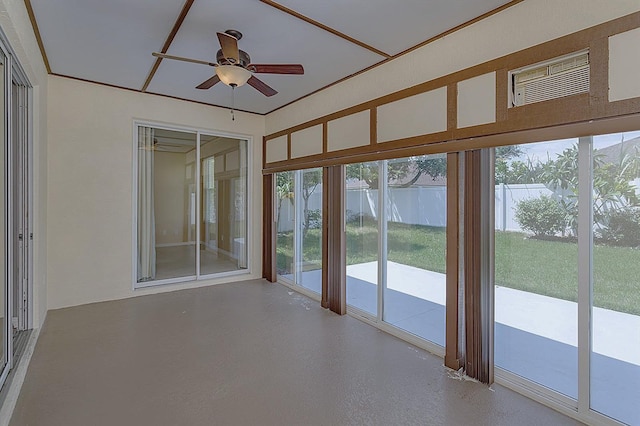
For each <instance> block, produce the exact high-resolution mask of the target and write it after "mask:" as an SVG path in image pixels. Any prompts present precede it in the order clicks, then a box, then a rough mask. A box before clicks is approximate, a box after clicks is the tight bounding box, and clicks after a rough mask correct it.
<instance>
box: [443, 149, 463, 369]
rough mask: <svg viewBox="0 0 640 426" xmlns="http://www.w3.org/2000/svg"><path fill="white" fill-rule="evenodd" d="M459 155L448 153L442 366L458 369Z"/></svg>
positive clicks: (459, 337) (459, 356) (459, 362)
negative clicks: (444, 314)
mask: <svg viewBox="0 0 640 426" xmlns="http://www.w3.org/2000/svg"><path fill="white" fill-rule="evenodd" d="M459 158H460V154H458V153H450V154H447V261H446V262H447V264H446V321H445V330H446V332H445V356H444V365H445V366H446V367H449V368H451V369H453V370H456V371H457V370H459V369H460V367H462V365H461V358H462V355H461V353H460V347H461V345H460V343H461V340H460V339H461V337H462V336H459V334H458V324H459V319H460V313H459V311H458V306H459V304H458V302H459V295H460V287H459V282H460V281H459V269H458V268H459V264H460V262H459V250H460V245H459V243H460V232H459V217H460V216H459V214H460V208H459V207H460V206H459V197H460V191H459V186H458V185H459V168H458V162H459Z"/></svg>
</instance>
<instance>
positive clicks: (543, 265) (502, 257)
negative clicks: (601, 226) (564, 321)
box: [277, 222, 640, 315]
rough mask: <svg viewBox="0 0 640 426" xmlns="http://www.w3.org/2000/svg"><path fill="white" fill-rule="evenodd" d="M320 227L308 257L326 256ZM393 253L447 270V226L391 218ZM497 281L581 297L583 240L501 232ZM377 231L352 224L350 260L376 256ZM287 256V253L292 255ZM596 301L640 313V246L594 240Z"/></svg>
mask: <svg viewBox="0 0 640 426" xmlns="http://www.w3.org/2000/svg"><path fill="white" fill-rule="evenodd" d="M319 238H320V230H318V229H312V230H309V232H308V233H307V236H306V238H305V242H304V245H305V250H304V252H305V253H304V257H305V260H313V259H315V258H316V257H317V258H318V259H319V258H320V256H321V253H320V249H319V248H320V246H319ZM387 241H388V242H387V245H388V259H389V260H390V261H392V262H397V263H401V264H404V265H409V266H414V267H417V268H422V269H428V270H430V271H435V272H441V273H444V272H445V242H446V234H445V230H444V228H434V227H429V226H421V225H406V224H402V223H390V224H389V229H388V239H387ZM277 244H278V245H277V247H278V258H277V260H278V270H279V271H282V270H283V269H281V268H283V267H284V266H285V265H286V264H290V263H291V260H290V259H291V255H292V248H291V247H292V245H293V239H292V233H284V234H279V235H278V243H277ZM495 250H496V256H495V261H496V265H495V268H496V271H495V277H496V278H495V281H496V285H499V286H503V287H508V288H514V289H518V290H524V291H529V292H532V293H536V294H542V295H545V296H551V297H556V298H559V299H564V300H570V301H574V302H575V301H577V298H578V246H577V244H575V243H568V242H563V241H543V240H535V239H528V238H526V235H525V234H522V233H519V232H497V233H496V238H495ZM377 253H378V231H377V228H376V225H375V223H374V222H371V223H367V222H365V223H364V224H363V226H357V225H354V224H348V225H347V265H352V264H356V263H363V262H372V261H375V260H377V256H378V255H377ZM287 258H288V259H287ZM593 262H594V267H593V275H594V279H593V281H594V284H593V287H594V292H593V293H594V294H593V299H594V305H595V306H598V307H601V308H607V309H612V310H616V311H619V312H626V313H631V314H634V315H640V285H639V284H638V277H640V250H637V249H633V248H628V247H611V246H604V245H595V246H594V249H593Z"/></svg>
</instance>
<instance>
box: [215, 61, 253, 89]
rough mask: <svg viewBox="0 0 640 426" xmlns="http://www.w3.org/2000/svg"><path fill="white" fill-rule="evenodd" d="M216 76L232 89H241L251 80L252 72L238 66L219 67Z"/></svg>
mask: <svg viewBox="0 0 640 426" xmlns="http://www.w3.org/2000/svg"><path fill="white" fill-rule="evenodd" d="M216 74H217V75H218V77H219V78H220V81H222V82H223V83H224V84H226V85H227V86H231V87H240V86H242V85H244V84H245V83H246V82H247V80H249V78H251V72H250V71H249V70H246V69H244V68H242V67H239V66H236V65H218V66H217V67H216Z"/></svg>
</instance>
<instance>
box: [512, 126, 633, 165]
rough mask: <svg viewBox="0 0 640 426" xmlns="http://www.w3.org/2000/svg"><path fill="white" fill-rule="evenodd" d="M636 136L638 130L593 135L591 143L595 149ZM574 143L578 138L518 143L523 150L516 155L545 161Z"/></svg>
mask: <svg viewBox="0 0 640 426" xmlns="http://www.w3.org/2000/svg"><path fill="white" fill-rule="evenodd" d="M637 137H640V131H634V132H626V133H612V134H609V135H600V136H594V138H593V145H594V148H595V149H600V148H605V147H607V146H610V145H614V144H617V143H620V142H622V141H628V140H630V139H634V138H637ZM576 143H578V138H572V139H561V140H556V141H548V142H538V143H531V144H525V145H520V147H521V148H522V150H523V155H521V156H520V157H518V158H517V160H520V161H524V162H526V161H527V159H531V160H532V161H534V162H536V161H540V162H546V161H547V158H548V157H549V156H550V157H551V159H555V158H556V154H559V153H561V152H562V151H563V150H565V149H566V148H570V147H571V146H572V145H574V144H576Z"/></svg>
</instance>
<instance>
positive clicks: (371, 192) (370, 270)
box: [345, 161, 379, 316]
mask: <svg viewBox="0 0 640 426" xmlns="http://www.w3.org/2000/svg"><path fill="white" fill-rule="evenodd" d="M346 167H347V180H346V211H345V221H346V240H347V244H346V245H347V249H346V257H347V259H346V264H347V305H349V306H353V307H355V308H358V309H360V310H362V311H364V312H367V313H369V314H371V315H373V316H377V312H378V188H379V179H378V178H379V164H378V162H377V161H376V162H370V163H358V164H349V165H347V166H346Z"/></svg>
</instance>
